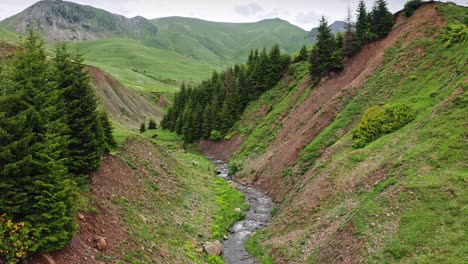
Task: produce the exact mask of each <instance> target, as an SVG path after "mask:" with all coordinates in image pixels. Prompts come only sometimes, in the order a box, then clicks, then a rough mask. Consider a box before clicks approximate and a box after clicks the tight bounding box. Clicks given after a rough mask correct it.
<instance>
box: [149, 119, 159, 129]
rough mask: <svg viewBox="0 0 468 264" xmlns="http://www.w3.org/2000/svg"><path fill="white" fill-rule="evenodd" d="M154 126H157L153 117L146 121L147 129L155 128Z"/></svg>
mask: <svg viewBox="0 0 468 264" xmlns="http://www.w3.org/2000/svg"><path fill="white" fill-rule="evenodd" d="M156 128H157V125H156V122H155V121H154V120H153V119H150V121H149V123H148V129H149V130H152V129H156Z"/></svg>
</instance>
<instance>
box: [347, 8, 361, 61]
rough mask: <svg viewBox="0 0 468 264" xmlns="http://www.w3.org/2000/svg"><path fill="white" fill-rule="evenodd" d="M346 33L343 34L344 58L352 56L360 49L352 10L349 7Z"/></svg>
mask: <svg viewBox="0 0 468 264" xmlns="http://www.w3.org/2000/svg"><path fill="white" fill-rule="evenodd" d="M345 23H346V24H345V32H344V34H343V54H344V56H347V57H350V56H352V55H353V54H354V53H355V52H356V51H357V50H358V49H359V44H358V43H357V41H356V33H355V32H354V27H353V21H352V13H351V8H350V7H349V6H348V9H347V15H346V21H345Z"/></svg>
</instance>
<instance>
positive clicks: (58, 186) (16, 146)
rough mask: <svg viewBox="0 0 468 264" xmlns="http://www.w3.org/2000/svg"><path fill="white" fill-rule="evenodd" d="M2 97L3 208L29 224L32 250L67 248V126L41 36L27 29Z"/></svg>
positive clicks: (70, 223) (71, 189) (70, 194)
mask: <svg viewBox="0 0 468 264" xmlns="http://www.w3.org/2000/svg"><path fill="white" fill-rule="evenodd" d="M11 70H12V71H11V75H10V79H11V84H12V85H13V87H12V89H11V90H9V92H8V94H7V95H6V96H4V97H0V211H2V212H6V213H7V214H8V215H10V216H12V217H13V220H14V221H15V222H19V221H26V222H28V223H30V225H31V226H32V227H31V231H32V233H33V234H34V240H35V247H34V249H32V250H33V251H34V250H37V251H43V252H44V251H45V252H51V251H54V250H58V249H60V248H63V247H64V246H65V244H66V243H67V242H68V241H69V240H70V239H71V237H72V236H73V234H74V232H75V230H76V225H75V223H74V219H73V201H74V199H75V194H76V186H75V184H74V182H73V181H72V180H71V179H70V175H69V174H68V172H67V167H66V166H65V156H64V153H65V150H66V146H67V145H68V144H67V143H68V142H67V137H65V136H64V134H65V131H66V125H65V124H64V123H63V122H62V121H63V120H62V119H60V118H58V116H57V114H56V113H57V112H60V109H57V106H62V105H61V104H60V103H59V101H60V100H61V99H60V93H59V92H58V90H57V88H56V86H55V83H54V82H52V81H51V74H50V73H51V71H50V65H49V63H48V62H47V60H46V55H45V50H44V47H43V43H42V40H41V39H40V38H39V37H38V36H37V35H36V34H35V33H34V32H32V31H29V32H28V35H27V37H26V38H25V39H24V40H23V42H22V43H21V44H20V47H19V48H18V50H17V52H16V54H15V57H14V60H13V63H12V69H11Z"/></svg>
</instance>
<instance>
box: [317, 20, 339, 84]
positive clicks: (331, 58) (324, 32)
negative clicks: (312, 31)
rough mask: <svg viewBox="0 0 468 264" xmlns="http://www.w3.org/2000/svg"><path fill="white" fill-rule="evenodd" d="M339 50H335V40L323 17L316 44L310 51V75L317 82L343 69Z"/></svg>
mask: <svg viewBox="0 0 468 264" xmlns="http://www.w3.org/2000/svg"><path fill="white" fill-rule="evenodd" d="M342 60H343V58H342V56H341V49H338V48H337V45H336V42H335V38H334V37H333V35H332V33H331V29H330V27H329V26H328V23H327V21H326V20H325V18H324V17H322V19H321V20H320V26H319V28H318V35H317V43H316V44H315V47H314V49H313V50H312V55H311V68H310V73H311V76H312V77H313V78H315V79H316V80H319V79H320V78H321V77H322V76H323V75H325V74H327V73H328V72H330V71H333V70H339V69H341V68H342V67H343V62H342Z"/></svg>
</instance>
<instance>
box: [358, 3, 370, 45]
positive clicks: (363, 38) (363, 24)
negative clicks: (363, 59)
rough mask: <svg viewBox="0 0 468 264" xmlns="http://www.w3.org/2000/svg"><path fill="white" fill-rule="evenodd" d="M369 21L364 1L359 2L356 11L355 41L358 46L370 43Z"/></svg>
mask: <svg viewBox="0 0 468 264" xmlns="http://www.w3.org/2000/svg"><path fill="white" fill-rule="evenodd" d="M370 34H371V30H370V21H369V15H368V14H367V8H366V4H365V3H364V0H360V1H359V4H358V9H357V21H356V41H357V42H358V44H357V45H358V46H360V45H363V44H366V43H367V42H369V41H370Z"/></svg>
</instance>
